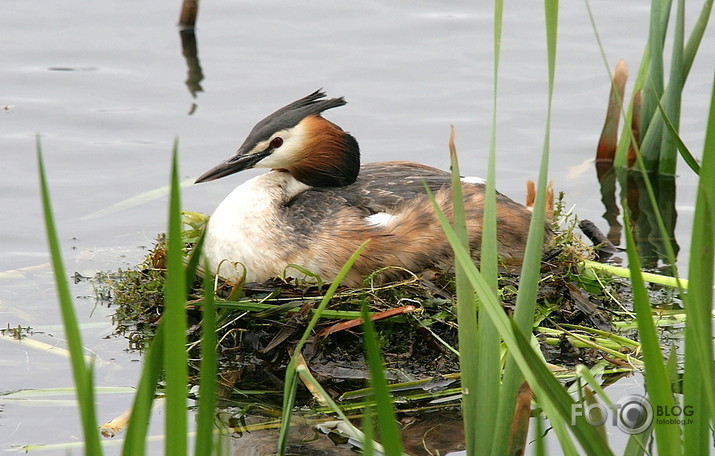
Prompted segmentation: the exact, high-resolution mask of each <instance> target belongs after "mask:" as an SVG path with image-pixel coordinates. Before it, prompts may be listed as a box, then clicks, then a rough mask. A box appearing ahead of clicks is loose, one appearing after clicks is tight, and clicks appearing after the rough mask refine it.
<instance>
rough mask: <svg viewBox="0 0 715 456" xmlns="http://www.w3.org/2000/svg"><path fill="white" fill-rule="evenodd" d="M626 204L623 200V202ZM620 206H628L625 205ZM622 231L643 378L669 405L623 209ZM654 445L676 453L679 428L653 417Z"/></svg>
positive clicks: (658, 401) (655, 399)
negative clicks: (643, 373) (642, 363)
mask: <svg viewBox="0 0 715 456" xmlns="http://www.w3.org/2000/svg"><path fill="white" fill-rule="evenodd" d="M624 203H625V202H624ZM623 207H627V205H626V204H624V206H623ZM623 220H624V224H623V226H624V229H623V231H624V233H625V235H626V251H627V252H628V266H629V268H630V270H631V287H632V293H633V307H634V308H635V311H636V319H637V323H638V333H639V335H640V340H641V346H642V350H643V361H644V363H645V379H646V384H647V385H648V396H649V398H650V400H651V402H652V403H653V404H655V405H657V406H663V407H668V410H670V407H672V406H673V404H674V399H673V394H672V392H671V388H670V381H669V377H668V374H667V372H666V369H665V364H664V361H663V353H662V351H661V348H660V343H659V341H658V334H657V332H656V328H655V324H654V323H653V316H652V309H651V306H650V300H649V299H648V293H647V292H646V289H645V282H644V281H643V278H642V277H641V273H640V271H641V267H640V259H639V258H638V252H637V251H636V246H635V241H634V238H633V233H632V231H631V229H632V228H631V224H630V220H629V217H628V214H627V212H625V211H624V214H623ZM655 434H656V444H657V447H658V454H667V455H678V454H681V448H680V428H679V427H677V426H673V425H671V424H661V423H658V420H655Z"/></svg>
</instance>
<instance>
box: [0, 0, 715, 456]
mask: <svg viewBox="0 0 715 456" xmlns="http://www.w3.org/2000/svg"><path fill="white" fill-rule="evenodd" d="M5 3H7V5H4V6H5V8H4V14H2V15H1V16H0V30H2V40H0V57H1V60H0V61H1V62H2V65H0V108H2V109H0V157H1V158H2V165H1V166H0V176H1V177H2V179H0V214H2V225H1V226H2V228H1V231H0V232H1V233H2V236H0V326H1V327H5V326H6V325H9V326H13V327H16V326H23V327H28V326H29V327H32V328H33V330H34V331H35V334H34V335H33V336H32V337H31V338H32V339H35V340H38V341H40V342H44V343H46V344H49V345H50V346H55V347H59V348H63V347H64V346H65V343H64V333H63V329H62V328H61V320H60V316H59V311H58V308H57V304H56V297H55V291H54V284H53V279H52V276H51V271H50V268H49V264H48V261H49V258H48V254H47V247H46V241H45V235H44V228H43V223H42V219H41V210H40V203H39V191H38V179H37V164H36V156H35V135H36V134H38V133H39V134H40V135H41V137H42V148H43V152H44V156H45V163H46V166H47V173H48V176H49V183H50V187H51V191H52V198H53V203H54V209H55V214H56V217H57V224H58V229H59V235H60V240H61V242H62V245H63V253H64V255H65V261H66V263H67V269H68V273H69V274H72V273H74V272H75V271H77V272H78V273H80V274H82V275H85V276H91V275H93V274H94V273H95V272H96V271H103V270H114V269H117V268H119V267H128V266H133V265H134V264H136V263H137V262H138V261H139V260H140V259H141V258H142V256H143V255H144V254H145V247H147V246H150V245H151V243H152V239H153V238H154V237H155V235H156V234H157V233H160V232H162V231H163V230H164V227H165V222H166V206H167V201H166V197H165V196H160V197H158V198H153V199H151V198H146V200H144V199H141V200H137V199H136V198H135V197H137V196H138V195H142V194H144V193H145V192H151V191H153V190H156V189H158V188H161V187H163V186H165V185H166V184H167V182H168V171H169V162H170V154H171V148H172V142H173V141H174V139H175V138H177V137H178V138H179V151H180V156H181V172H182V178H191V177H196V176H198V175H199V174H201V173H202V172H204V171H205V170H207V169H208V168H210V167H212V166H213V165H215V164H216V163H218V162H219V161H221V160H223V159H225V158H227V157H228V156H229V155H231V154H232V153H233V152H234V151H235V150H236V148H237V147H238V146H239V145H240V143H241V142H242V141H243V139H244V137H245V135H246V134H247V133H248V131H250V129H251V128H252V126H253V125H254V123H255V122H256V121H258V120H259V119H261V118H262V117H264V116H265V115H266V114H268V113H270V112H272V111H273V110H275V109H276V108H278V107H280V106H283V105H284V104H286V103H288V102H290V101H293V100H295V99H297V98H299V97H302V96H304V95H306V94H308V93H310V92H312V91H314V90H316V89H318V88H321V87H322V88H324V89H325V90H326V92H327V94H328V95H329V96H345V98H346V99H347V100H348V102H349V103H348V105H347V106H345V107H342V108H340V109H335V110H331V111H330V112H328V113H326V117H327V118H329V119H330V120H332V121H334V122H336V123H337V124H339V125H341V126H342V127H343V128H345V129H346V130H349V131H350V132H351V133H353V134H354V135H355V136H356V137H357V139H358V141H359V142H360V145H361V150H362V155H363V159H364V161H366V162H368V161H380V160H412V161H419V162H422V163H426V164H429V165H432V166H437V167H440V168H445V169H446V168H447V167H448V163H449V157H448V153H447V147H446V145H447V139H448V134H449V126H450V125H454V126H455V128H456V131H457V137H456V142H457V147H458V150H459V153H460V159H461V167H462V171H463V172H464V174H467V175H482V176H483V175H485V173H486V157H487V150H488V144H489V128H490V123H491V106H492V15H493V13H492V11H491V9H490V7H487V6H478V5H477V4H475V3H474V2H466V1H457V2H449V3H447V4H445V3H437V2H426V1H421V2H409V3H406V2H398V3H381V2H368V3H365V2H362V3H342V2H328V1H318V2H289V1H285V0H282V1H277V2H269V3H266V2H258V1H244V2H230V1H227V0H218V1H213V2H206V3H203V4H202V5H201V7H202V9H201V12H200V14H199V19H198V29H197V34H196V36H197V40H198V57H199V60H200V64H201V68H202V70H203V74H204V79H203V81H201V83H200V85H201V88H202V91H199V92H197V93H196V94H195V95H196V97H195V98H194V97H193V96H192V94H191V93H190V91H189V89H188V88H187V86H186V85H185V80H186V78H187V65H186V61H185V59H184V57H183V56H182V49H181V41H180V36H179V30H178V28H177V27H176V20H177V17H178V12H179V3H178V2H166V1H163V2H139V1H133V0H130V1H121V2H120V1H116V0H115V1H104V2H80V1H76V0H68V1H65V2H61V3H55V2H39V1H36V0H29V1H25V2H13V3H12V4H9V2H5ZM648 4H649V2H647V1H644V0H641V1H631V2H622V1H615V0H613V1H599V2H592V8H594V15H595V21H596V23H597V26H598V31H599V33H600V36H601V38H602V40H603V43H604V46H605V52H606V54H607V58H608V67H610V68H612V67H613V65H615V63H616V61H617V60H618V59H621V58H623V59H625V60H626V61H628V63H629V64H630V67H631V75H632V76H634V75H635V73H636V71H637V65H638V63H639V62H640V56H641V53H642V51H643V48H644V45H645V41H646V37H647V27H648ZM695 13H696V11H691V12H689V17H691V18H692V17H693V16H694V14H695ZM691 22H692V21H691ZM689 27H690V24H689V25H688V30H689ZM543 30H544V29H543V12H542V11H541V4H540V3H538V2H529V1H526V0H521V1H517V2H510V3H509V4H508V5H507V6H506V11H505V17H504V30H503V33H504V36H503V40H502V60H501V65H500V80H499V96H498V105H499V113H498V130H497V134H498V140H497V150H498V173H497V178H498V181H497V186H498V188H499V190H500V191H501V192H502V193H505V194H507V195H509V196H511V197H513V198H514V199H516V200H519V201H523V198H524V193H525V190H524V189H525V181H526V180H527V179H536V178H537V177H538V176H537V171H538V166H539V160H540V156H541V150H542V147H543V141H544V128H545V125H546V93H547V90H546V89H547V85H546V76H547V75H546V51H545V39H544V31H543ZM714 42H715V41H714V40H713V33H712V32H708V35H707V36H706V38H705V40H704V45H703V46H702V47H701V50H700V54H699V55H698V58H697V59H696V61H695V65H694V67H693V70H692V72H691V76H690V80H689V81H688V84H687V87H686V91H685V94H684V97H683V106H684V114H683V118H682V128H681V130H682V136H683V138H684V139H685V141H686V143H687V144H688V145H689V146H690V148H691V150H692V151H693V152H694V153H695V154H696V156H699V155H700V153H701V150H702V144H703V140H704V127H705V122H706V118H707V117H706V112H707V109H708V102H709V94H710V91H711V84H712V80H713V64H714V62H715V45H713V44H714ZM609 71H610V70H609V69H608V68H607V67H606V66H605V65H604V63H603V61H602V59H601V56H600V53H599V50H598V47H597V43H596V39H595V38H594V32H593V30H592V28H591V26H590V23H589V19H588V14H587V11H586V7H585V5H584V3H582V2H562V4H561V13H560V29H559V49H558V60H557V76H556V84H555V94H554V100H553V117H552V131H551V166H550V179H551V180H553V181H554V186H555V188H556V190H557V191H564V192H565V194H566V198H567V204H568V205H569V206H571V205H573V206H574V210H575V212H576V213H577V214H578V215H579V217H580V218H588V219H591V220H593V221H594V222H596V223H597V224H598V225H599V226H600V227H601V229H603V230H604V231H605V230H606V229H607V225H606V224H605V222H604V220H603V219H602V218H601V214H602V212H603V210H604V209H603V206H602V204H601V202H600V195H599V193H598V183H597V181H596V177H595V172H594V169H593V164H592V163H591V161H590V160H592V158H593V156H594V153H595V146H596V143H597V139H598V135H599V133H600V130H601V126H602V122H603V117H604V113H605V105H606V101H607V97H608V91H609V84H610V83H609V80H608V72H609ZM629 88H630V85H629ZM256 173H257V172H256V171H252V172H246V173H242V174H240V175H237V176H232V177H230V178H226V179H222V180H220V181H217V182H212V183H210V184H204V185H197V186H188V187H186V188H185V190H184V192H183V206H184V208H185V209H188V210H194V211H199V212H205V213H210V212H211V211H212V210H213V208H214V207H215V206H216V205H217V204H218V202H219V201H220V200H221V199H222V198H223V196H224V195H225V194H227V193H228V192H229V191H230V190H231V189H232V188H233V187H234V186H235V185H237V184H238V183H240V182H242V181H244V180H245V179H247V178H249V177H251V176H253V175H255V174H256ZM694 183H695V180H694V179H693V176H692V173H691V172H690V171H689V170H688V169H687V168H686V167H685V165H684V164H683V163H680V164H679V177H678V180H677V186H678V198H677V210H678V225H677V229H676V234H677V237H678V242H679V243H680V245H681V246H686V247H687V246H688V245H689V232H690V226H691V218H692V210H693V206H694ZM126 200H130V203H129V204H128V205H127V206H126V207H124V208H121V207H120V208H116V207H114V208H113V205H115V204H118V203H122V202H125V201H126ZM140 201H141V204H139V202H140ZM108 208H109V209H108ZM683 250H684V251H681V253H680V258H679V262H680V263H681V264H684V263H685V262H687V248H684V249H683ZM73 293H74V294H75V295H77V296H79V297H80V298H79V299H77V301H76V307H77V313H78V315H79V318H80V321H81V322H82V325H83V338H84V344H85V346H86V347H87V349H88V351H90V352H91V353H93V354H94V355H96V356H97V359H98V364H97V369H96V380H97V384H98V385H99V386H122V387H126V386H133V385H135V384H136V382H137V375H138V372H139V368H140V363H139V362H137V361H138V360H139V359H140V358H141V356H140V355H139V354H137V353H133V352H127V351H126V348H127V342H126V340H125V339H124V338H122V337H117V336H113V335H112V333H113V327H112V324H111V320H110V318H109V316H110V315H111V314H112V313H113V309H111V308H109V309H107V308H106V307H104V306H97V305H96V303H95V300H94V299H93V291H92V289H91V286H89V285H88V284H87V283H80V284H78V285H76V286H74V287H73ZM0 367H2V371H3V374H2V377H1V379H0V394H4V393H9V392H13V391H17V390H24V389H30V390H34V389H42V388H54V387H69V386H71V385H72V378H71V373H70V369H69V363H68V361H67V359H66V358H65V357H63V356H62V355H61V354H57V353H55V352H54V351H53V350H47V349H42V348H34V347H29V346H27V345H20V344H19V343H17V342H13V341H12V340H9V339H8V338H7V337H2V338H0ZM128 398H129V395H128V394H109V393H103V394H100V395H99V397H98V410H99V412H98V413H99V420H100V421H102V422H103V421H106V420H109V419H111V418H112V417H114V416H116V415H117V414H119V413H120V412H121V411H122V410H124V409H125V408H127V407H128V406H129V399H128ZM51 399H56V400H54V401H47V402H39V401H31V402H27V403H25V402H22V401H20V400H8V399H0V449H2V450H6V449H11V448H16V447H17V446H18V445H24V444H42V443H64V442H73V441H77V440H78V439H80V438H81V437H80V435H81V431H80V425H79V420H78V418H77V416H76V412H75V408H74V404H73V403H72V402H71V399H72V395H71V394H69V395H64V396H58V397H52V398H51ZM160 415H161V414H159V416H158V417H157V418H156V419H157V420H162V419H163V417H161V416H160ZM156 432H158V430H157V431H156ZM157 445H160V444H157ZM157 448H160V446H158V447H157ZM79 451H80V450H75V453H79ZM115 452H118V447H113V448H112V449H108V451H107V453H108V454H115ZM59 453H61V454H65V452H64V450H61V451H59V452H58V454H59Z"/></svg>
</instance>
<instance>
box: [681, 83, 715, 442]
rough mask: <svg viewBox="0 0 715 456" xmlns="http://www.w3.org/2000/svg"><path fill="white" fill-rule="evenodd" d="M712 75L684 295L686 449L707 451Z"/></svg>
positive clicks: (714, 163) (713, 218)
mask: <svg viewBox="0 0 715 456" xmlns="http://www.w3.org/2000/svg"><path fill="white" fill-rule="evenodd" d="M713 182H715V80H714V81H713V88H712V93H711V95H710V113H709V121H708V128H707V131H706V134H705V147H704V149H703V160H702V167H701V169H700V179H699V181H698V195H697V198H696V203H695V215H694V218H693V233H692V244H691V246H690V273H689V277H690V286H689V287H688V294H687V296H686V298H685V312H686V315H687V323H686V327H685V375H684V385H683V396H684V397H683V402H684V403H685V405H686V406H688V405H690V406H692V407H694V410H695V411H696V412H695V413H696V417H697V419H696V421H695V423H694V424H693V425H689V426H685V429H684V437H685V449H686V454H705V453H706V452H707V451H709V450H708V447H710V444H709V443H708V439H709V429H708V427H709V426H710V425H712V423H713V422H714V421H715V397H714V396H715V369H714V368H713V359H714V355H713V347H712V340H713V333H712V322H713V319H712V317H711V315H712V305H713V274H714V269H715V266H714V265H713V263H714V262H715V186H714V185H713Z"/></svg>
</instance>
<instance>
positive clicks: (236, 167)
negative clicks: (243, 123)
mask: <svg viewBox="0 0 715 456" xmlns="http://www.w3.org/2000/svg"><path fill="white" fill-rule="evenodd" d="M271 152H273V150H272V149H270V148H269V149H268V150H265V151H263V152H254V153H245V152H243V151H242V150H241V149H239V150H238V152H236V155H234V156H233V157H231V158H229V159H228V160H226V161H224V162H221V163H219V164H218V165H216V166H214V167H213V168H211V169H210V170H208V171H206V172H205V173H203V174H202V175H201V176H199V178H198V179H196V181H195V182H194V183H195V184H199V183H201V182H209V181H212V180H216V179H220V178H222V177H226V176H230V175H231V174H235V173H237V172H239V171H243V170H244V169H249V168H253V165H255V164H256V163H258V162H259V161H261V160H263V159H264V158H265V157H267V156H268V155H270V154H271Z"/></svg>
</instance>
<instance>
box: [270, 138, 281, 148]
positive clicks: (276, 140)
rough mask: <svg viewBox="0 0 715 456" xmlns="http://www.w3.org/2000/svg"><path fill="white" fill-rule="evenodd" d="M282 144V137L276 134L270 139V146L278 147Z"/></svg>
mask: <svg viewBox="0 0 715 456" xmlns="http://www.w3.org/2000/svg"><path fill="white" fill-rule="evenodd" d="M282 145H283V138H281V137H280V136H276V137H275V138H273V139H271V147H272V148H274V149H278V148H279V147H281V146H282Z"/></svg>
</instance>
